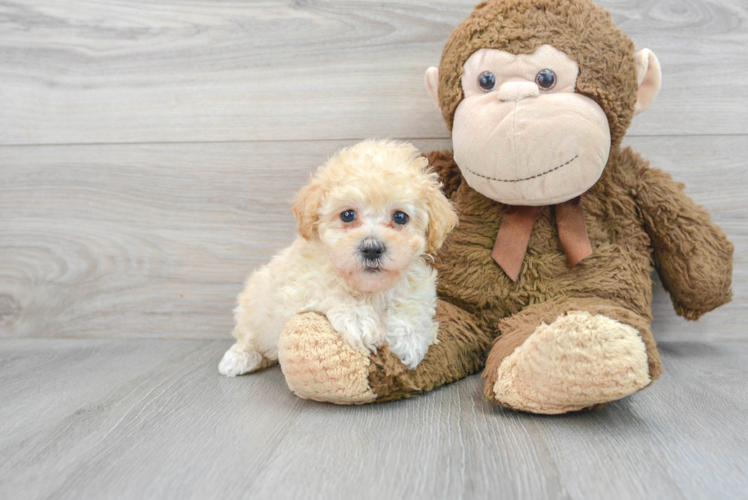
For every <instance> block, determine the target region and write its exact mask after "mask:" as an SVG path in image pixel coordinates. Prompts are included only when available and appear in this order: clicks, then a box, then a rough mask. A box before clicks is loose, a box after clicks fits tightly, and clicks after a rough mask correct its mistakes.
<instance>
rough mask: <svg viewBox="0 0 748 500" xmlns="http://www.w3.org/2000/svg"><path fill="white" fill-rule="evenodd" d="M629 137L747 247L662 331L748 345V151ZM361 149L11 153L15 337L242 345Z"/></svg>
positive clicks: (6, 241) (10, 311)
mask: <svg viewBox="0 0 748 500" xmlns="http://www.w3.org/2000/svg"><path fill="white" fill-rule="evenodd" d="M415 143H416V145H417V146H418V147H419V148H421V149H422V150H423V151H429V150H432V149H441V148H448V147H449V142H448V141H443V140H417V141H415ZM628 143H629V144H631V145H632V146H633V147H634V148H636V149H638V150H639V151H640V152H641V153H642V154H643V155H644V156H645V157H646V158H648V159H650V160H651V161H652V163H653V165H655V166H660V167H662V168H664V169H665V170H667V171H669V172H671V173H672V174H673V175H674V176H675V177H676V178H677V179H678V180H681V181H683V182H685V183H686V184H687V185H688V189H687V192H689V193H690V194H691V195H692V196H693V197H694V199H696V201H697V202H699V203H702V204H704V205H706V206H707V208H709V209H710V210H711V212H712V214H713V217H714V219H715V220H716V221H717V223H718V224H720V225H721V226H722V227H723V228H724V229H725V231H726V232H727V234H728V235H729V237H730V238H731V239H732V241H734V242H735V243H737V249H736V255H735V277H734V283H735V284H734V290H735V300H734V302H733V303H732V304H729V305H727V306H725V307H722V308H720V309H719V310H717V311H715V312H713V313H710V314H708V315H706V316H705V317H704V318H703V319H702V320H701V321H699V322H696V323H688V322H686V321H685V320H682V319H680V318H678V317H676V316H675V313H674V312H673V308H672V305H671V303H670V300H669V297H668V296H667V295H666V294H665V292H664V291H663V290H662V288H661V287H658V288H657V289H656V300H655V316H656V321H655V325H654V331H655V333H656V335H657V336H658V338H662V339H665V338H672V339H679V340H693V339H700V340H706V339H723V340H725V339H744V338H745V326H744V324H743V319H742V318H743V316H744V315H743V313H742V311H743V309H745V307H746V306H747V305H748V303H747V302H746V301H747V300H748V298H747V297H748V288H746V283H748V254H746V248H748V227H746V225H745V220H746V215H748V213H747V212H748V204H747V203H748V202H747V201H746V199H745V196H744V193H745V191H746V189H747V188H748V173H746V170H745V167H744V165H743V159H744V158H746V157H748V141H746V140H745V137H710V136H706V137H686V138H682V137H656V138H633V139H630V140H628ZM346 144H350V141H333V142H325V141H320V142H316V141H310V142H291V143H281V144H279V143H273V142H270V143H227V144H179V145H119V146H116V145H99V146H49V147H3V148H0V164H2V165H3V168H2V169H0V234H2V235H3V237H2V239H0V337H98V338H102V337H122V338H137V337H149V338H214V339H215V338H226V337H227V336H228V334H229V332H230V330H231V328H232V318H231V309H232V308H233V306H234V301H235V297H236V294H238V293H239V291H241V287H242V282H243V280H244V279H245V277H246V275H247V274H248V273H249V272H250V271H251V270H252V269H254V268H256V267H257V266H259V265H261V264H263V263H264V262H266V261H267V260H268V259H269V258H270V257H271V256H272V255H273V254H274V253H275V252H276V251H278V250H280V249H281V248H283V247H285V246H286V245H288V244H290V242H291V241H292V240H293V238H294V236H295V225H294V221H293V217H292V215H291V213H290V210H289V200H290V199H291V198H292V196H293V193H294V192H295V191H296V190H297V189H298V188H299V187H301V186H302V185H303V184H304V183H305V181H306V179H307V177H308V175H309V172H310V171H311V170H313V169H314V168H315V167H316V166H317V165H318V164H320V163H321V162H323V161H324V159H325V158H327V157H328V156H330V155H332V154H333V153H334V152H335V151H336V150H337V149H338V148H340V147H341V146H343V145H346Z"/></svg>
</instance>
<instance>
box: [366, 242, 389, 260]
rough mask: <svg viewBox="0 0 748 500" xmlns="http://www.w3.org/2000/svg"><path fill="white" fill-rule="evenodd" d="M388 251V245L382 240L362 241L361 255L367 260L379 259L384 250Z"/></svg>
mask: <svg viewBox="0 0 748 500" xmlns="http://www.w3.org/2000/svg"><path fill="white" fill-rule="evenodd" d="M386 251H387V247H385V246H384V243H382V242H380V241H371V240H369V241H365V242H363V243H361V255H363V256H364V259H366V260H377V259H379V258H381V257H382V255H383V254H384V252H386Z"/></svg>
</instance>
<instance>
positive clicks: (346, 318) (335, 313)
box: [327, 306, 385, 352]
mask: <svg viewBox="0 0 748 500" xmlns="http://www.w3.org/2000/svg"><path fill="white" fill-rule="evenodd" d="M327 319H328V320H329V321H330V324H331V325H332V327H333V329H334V330H335V331H336V332H338V334H339V335H340V337H341V338H342V339H343V340H344V341H345V342H347V343H348V345H350V346H351V347H353V348H354V349H367V350H369V351H371V352H377V347H378V346H380V345H382V343H383V342H384V338H385V330H384V328H383V325H382V323H381V322H380V320H379V316H378V314H377V313H376V312H375V311H374V309H373V308H372V307H371V306H361V307H358V308H356V307H349V308H342V307H340V308H334V309H331V310H329V311H328V312H327Z"/></svg>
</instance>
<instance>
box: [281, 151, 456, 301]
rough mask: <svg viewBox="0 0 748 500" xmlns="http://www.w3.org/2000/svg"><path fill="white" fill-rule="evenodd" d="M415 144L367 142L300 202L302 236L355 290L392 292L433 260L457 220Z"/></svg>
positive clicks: (337, 161)
mask: <svg viewBox="0 0 748 500" xmlns="http://www.w3.org/2000/svg"><path fill="white" fill-rule="evenodd" d="M440 188H441V186H440V184H439V179H438V176H437V174H436V173H434V172H432V171H431V170H430V169H429V168H428V161H427V160H426V158H424V157H423V156H421V154H420V153H419V152H418V150H417V149H416V148H415V147H413V146H412V145H411V144H407V143H401V142H395V141H387V140H381V141H375V140H368V141H364V142H361V143H359V144H357V145H355V146H352V147H350V148H346V149H343V150H341V151H340V152H339V153H338V154H337V155H335V156H334V157H333V158H331V159H330V160H328V161H327V163H325V164H324V165H322V166H321V167H320V168H319V169H317V172H316V173H315V175H314V177H313V178H312V181H311V182H310V184H309V185H307V186H306V187H305V188H303V189H302V190H301V191H300V192H299V194H298V195H297V198H296V202H295V204H294V208H293V211H294V214H295V215H296V219H297V221H298V232H299V235H301V236H302V237H304V238H306V239H307V240H318V241H319V242H321V244H322V245H323V247H324V248H325V249H326V251H327V253H328V255H329V259H330V263H331V264H332V265H333V267H334V268H335V269H336V271H337V272H338V274H339V275H340V276H341V277H342V278H343V279H345V280H346V281H347V282H348V283H349V284H350V285H351V286H352V287H354V288H356V289H358V290H361V291H366V292H373V291H380V290H385V289H387V288H390V287H391V286H393V285H394V283H395V282H396V281H397V280H398V279H399V278H400V276H401V275H402V274H403V272H404V271H405V270H406V269H407V268H408V266H410V264H411V263H412V262H413V260H414V259H417V258H420V257H422V256H423V255H426V254H432V253H434V252H436V251H437V250H438V249H439V248H440V247H441V245H442V243H443V242H444V239H445V238H446V236H447V234H448V233H449V231H451V230H452V228H453V227H454V226H455V224H457V215H456V214H455V212H454V209H453V208H452V206H451V204H450V203H449V201H448V200H447V198H446V197H445V196H444V194H443V193H442V192H441V189H440Z"/></svg>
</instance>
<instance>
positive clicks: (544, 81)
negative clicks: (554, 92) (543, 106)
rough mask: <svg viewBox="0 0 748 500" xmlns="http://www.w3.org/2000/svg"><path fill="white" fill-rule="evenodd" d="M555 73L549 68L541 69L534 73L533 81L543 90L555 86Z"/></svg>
mask: <svg viewBox="0 0 748 500" xmlns="http://www.w3.org/2000/svg"><path fill="white" fill-rule="evenodd" d="M556 80H557V78H556V73H554V72H553V70H550V69H541V70H540V71H539V72H538V74H537V75H535V83H537V84H538V87H540V88H541V89H543V90H551V89H552V88H553V87H555V86H556Z"/></svg>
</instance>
